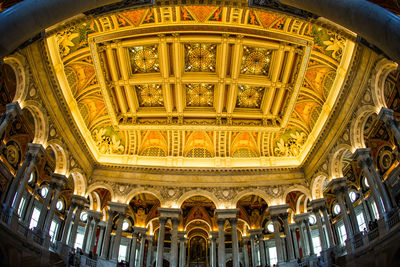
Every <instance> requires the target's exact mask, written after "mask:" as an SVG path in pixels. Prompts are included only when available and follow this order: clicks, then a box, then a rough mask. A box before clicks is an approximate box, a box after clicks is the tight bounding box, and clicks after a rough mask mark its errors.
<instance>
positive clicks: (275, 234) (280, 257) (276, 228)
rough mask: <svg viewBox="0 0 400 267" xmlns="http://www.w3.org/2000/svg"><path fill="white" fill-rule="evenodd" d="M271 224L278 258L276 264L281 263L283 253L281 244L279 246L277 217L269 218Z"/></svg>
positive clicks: (279, 237) (279, 235)
mask: <svg viewBox="0 0 400 267" xmlns="http://www.w3.org/2000/svg"><path fill="white" fill-rule="evenodd" d="M271 219H272V223H273V225H274V239H275V246H276V255H277V258H278V262H283V261H284V260H283V251H282V244H281V234H280V231H279V221H278V216H277V215H275V216H271Z"/></svg>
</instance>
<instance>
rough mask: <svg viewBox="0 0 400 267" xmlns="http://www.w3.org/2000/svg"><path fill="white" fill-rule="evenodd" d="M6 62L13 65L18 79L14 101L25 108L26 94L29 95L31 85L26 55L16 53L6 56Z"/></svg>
mask: <svg viewBox="0 0 400 267" xmlns="http://www.w3.org/2000/svg"><path fill="white" fill-rule="evenodd" d="M4 63H6V64H8V65H10V66H11V68H12V69H13V70H14V72H15V77H16V79H17V88H16V92H15V96H14V99H13V102H18V103H19V104H20V106H21V108H23V106H24V102H25V99H26V96H27V95H28V88H29V85H30V83H29V71H27V70H26V68H28V66H27V63H26V60H25V57H23V56H22V55H20V54H18V53H16V54H13V55H11V56H7V57H5V58H4Z"/></svg>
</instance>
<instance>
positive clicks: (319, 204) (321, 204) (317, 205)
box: [310, 198, 326, 212]
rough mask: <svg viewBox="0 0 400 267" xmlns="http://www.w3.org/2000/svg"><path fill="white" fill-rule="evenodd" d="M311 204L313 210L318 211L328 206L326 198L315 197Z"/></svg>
mask: <svg viewBox="0 0 400 267" xmlns="http://www.w3.org/2000/svg"><path fill="white" fill-rule="evenodd" d="M310 206H311V207H312V209H313V212H318V211H319V210H322V209H323V208H326V200H325V198H318V199H313V200H311V201H310Z"/></svg>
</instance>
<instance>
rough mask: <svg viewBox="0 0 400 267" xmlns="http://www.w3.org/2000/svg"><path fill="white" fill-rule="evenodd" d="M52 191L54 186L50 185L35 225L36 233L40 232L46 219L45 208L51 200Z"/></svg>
mask: <svg viewBox="0 0 400 267" xmlns="http://www.w3.org/2000/svg"><path fill="white" fill-rule="evenodd" d="M53 189H54V184H50V186H49V187H48V192H47V195H46V198H45V199H44V201H43V205H42V209H41V210H40V215H39V221H38V223H37V225H36V231H37V232H41V231H42V230H43V226H44V221H45V219H46V215H47V211H48V209H47V207H48V206H49V204H50V201H51V198H52V197H53Z"/></svg>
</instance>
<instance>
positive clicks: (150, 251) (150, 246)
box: [146, 235, 154, 267]
mask: <svg viewBox="0 0 400 267" xmlns="http://www.w3.org/2000/svg"><path fill="white" fill-rule="evenodd" d="M153 238H154V236H153V235H148V236H147V244H148V246H147V257H146V267H150V266H152V265H151V264H152V258H153Z"/></svg>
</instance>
